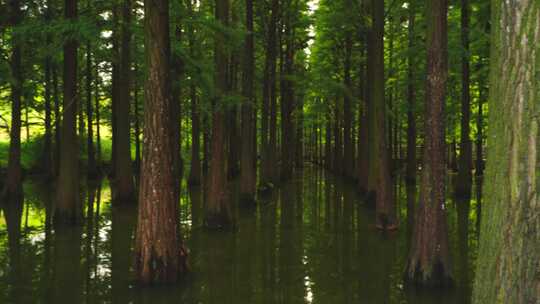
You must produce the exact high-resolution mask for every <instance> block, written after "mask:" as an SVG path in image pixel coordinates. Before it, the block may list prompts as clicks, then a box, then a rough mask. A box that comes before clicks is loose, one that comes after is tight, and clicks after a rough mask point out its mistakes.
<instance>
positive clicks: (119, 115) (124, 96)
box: [113, 0, 135, 203]
mask: <svg viewBox="0 0 540 304" xmlns="http://www.w3.org/2000/svg"><path fill="white" fill-rule="evenodd" d="M120 11H121V15H122V17H121V18H120V20H121V21H120V27H119V28H120V37H121V38H120V40H121V44H120V62H119V75H118V77H117V87H116V89H117V100H116V102H115V106H114V110H116V115H114V117H115V125H116V133H115V134H114V135H116V138H115V139H114V140H115V141H116V145H115V150H114V152H115V153H116V156H115V157H114V163H113V165H114V167H115V169H114V192H113V193H114V195H113V200H114V201H115V202H118V203H126V202H133V201H134V198H135V187H134V184H133V165H132V161H131V132H130V113H131V112H130V100H131V35H132V34H131V0H122V5H121V9H120Z"/></svg>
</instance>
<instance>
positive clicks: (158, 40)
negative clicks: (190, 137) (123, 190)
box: [135, 0, 187, 284]
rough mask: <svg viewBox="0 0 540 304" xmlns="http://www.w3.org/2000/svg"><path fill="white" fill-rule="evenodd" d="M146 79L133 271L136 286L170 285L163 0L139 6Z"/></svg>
mask: <svg viewBox="0 0 540 304" xmlns="http://www.w3.org/2000/svg"><path fill="white" fill-rule="evenodd" d="M144 13H145V19H144V29H145V32H144V37H145V49H146V61H147V63H148V80H147V82H146V86H145V104H144V109H145V111H144V134H143V136H144V140H143V157H142V168H141V179H140V190H139V215H138V218H139V219H138V224H137V235H136V249H135V273H136V276H137V281H139V282H140V283H142V284H159V283H171V282H176V281H178V279H180V278H181V276H182V274H183V273H184V272H185V271H186V270H187V269H186V254H185V251H184V250H183V247H182V245H181V241H182V240H181V237H180V227H179V219H178V204H179V197H178V193H179V191H177V190H176V187H178V185H177V182H176V181H177V178H176V176H175V175H174V172H176V170H175V168H174V167H173V165H174V156H173V153H175V152H176V151H174V144H173V142H172V141H173V138H174V137H173V130H172V128H171V126H172V121H171V120H172V117H173V116H172V114H171V113H170V108H171V102H172V96H171V84H170V71H169V70H170V66H169V61H170V40H169V1H168V0H159V1H156V0H146V1H145V2H144Z"/></svg>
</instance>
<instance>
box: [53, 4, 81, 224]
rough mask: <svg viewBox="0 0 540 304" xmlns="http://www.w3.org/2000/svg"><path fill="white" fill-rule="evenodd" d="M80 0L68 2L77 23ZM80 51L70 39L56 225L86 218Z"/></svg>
mask: <svg viewBox="0 0 540 304" xmlns="http://www.w3.org/2000/svg"><path fill="white" fill-rule="evenodd" d="M77 2H78V1H77V0H66V1H65V6H64V15H65V19H66V20H67V21H69V22H76V20H77V18H78V14H77ZM77 49H78V42H77V40H76V39H75V38H70V39H68V40H67V41H66V42H65V43H64V74H63V77H64V100H63V110H64V112H63V119H62V137H61V143H60V145H61V149H60V175H59V177H58V184H57V198H56V210H55V213H54V222H55V225H72V224H78V223H79V222H80V220H81V216H82V208H81V206H80V202H79V141H78V138H77V125H76V124H77V104H78V102H77Z"/></svg>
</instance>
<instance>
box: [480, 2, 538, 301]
mask: <svg viewBox="0 0 540 304" xmlns="http://www.w3.org/2000/svg"><path fill="white" fill-rule="evenodd" d="M491 3H492V7H491V10H492V19H491V24H492V33H491V55H490V56H491V66H490V76H489V77H490V91H489V95H490V98H489V131H488V132H489V135H488V138H489V139H490V141H489V143H490V149H489V153H488V159H487V166H486V174H485V177H484V181H485V183H484V187H485V192H484V193H485V202H486V203H485V204H484V205H485V207H484V208H483V209H484V210H485V211H484V212H483V214H485V215H484V216H483V217H482V223H481V233H480V249H479V255H478V260H477V270H476V278H475V283H474V290H473V301H472V302H473V303H475V304H480V303H523V304H524V303H538V302H539V301H540V288H539V287H540V277H539V276H538V271H539V269H540V234H539V232H538V231H539V230H538V227H540V217H539V216H538V215H539V214H540V201H539V199H538V194H537V193H538V190H539V189H540V187H539V184H538V180H537V178H538V151H537V150H538V139H539V137H538V128H539V124H540V120H539V116H538V111H539V110H540V107H539V103H538V93H539V92H540V91H539V89H540V81H539V78H538V68H540V48H539V47H538V41H540V3H539V2H538V1H534V0H520V1H517V0H510V1H505V2H500V1H492V2H491ZM491 139H493V140H491Z"/></svg>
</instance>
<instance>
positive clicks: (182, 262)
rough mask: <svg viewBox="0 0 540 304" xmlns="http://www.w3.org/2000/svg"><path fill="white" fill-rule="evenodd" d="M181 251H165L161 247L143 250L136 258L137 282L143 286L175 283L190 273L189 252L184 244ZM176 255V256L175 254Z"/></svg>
mask: <svg viewBox="0 0 540 304" xmlns="http://www.w3.org/2000/svg"><path fill="white" fill-rule="evenodd" d="M179 248H180V249H179V252H177V253H169V252H167V251H165V252H163V251H162V250H161V249H159V248H150V250H148V251H146V250H144V251H142V252H141V253H140V254H139V255H138V256H137V257H136V258H135V259H136V263H135V267H136V273H137V283H138V284H139V285H141V286H153V285H163V284H173V283H177V282H178V281H180V280H181V279H182V278H183V277H185V275H186V274H187V273H189V269H190V267H189V264H188V253H187V250H186V249H185V248H184V247H183V246H179ZM174 255H176V256H174Z"/></svg>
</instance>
